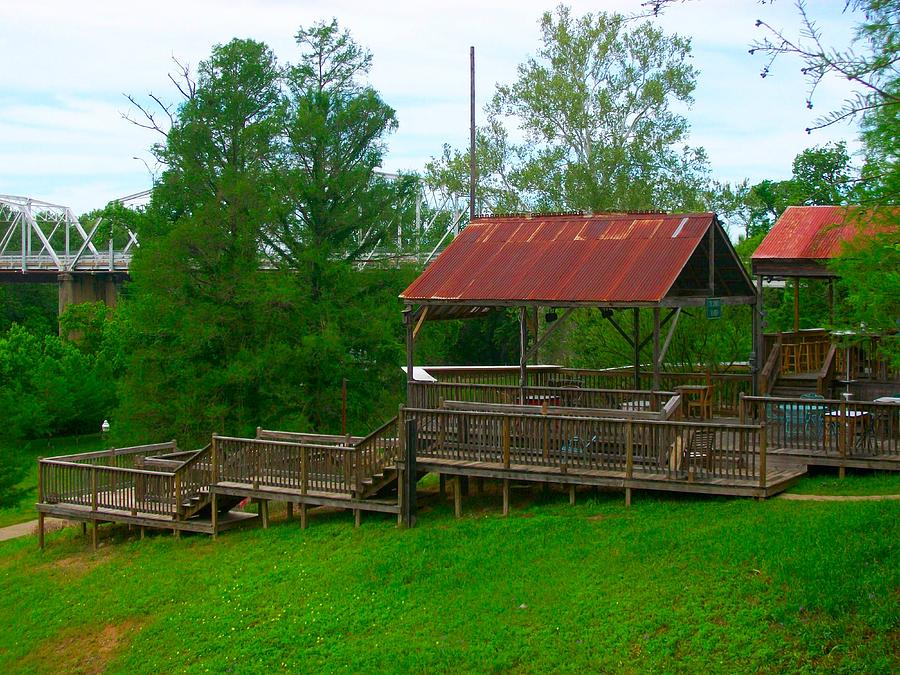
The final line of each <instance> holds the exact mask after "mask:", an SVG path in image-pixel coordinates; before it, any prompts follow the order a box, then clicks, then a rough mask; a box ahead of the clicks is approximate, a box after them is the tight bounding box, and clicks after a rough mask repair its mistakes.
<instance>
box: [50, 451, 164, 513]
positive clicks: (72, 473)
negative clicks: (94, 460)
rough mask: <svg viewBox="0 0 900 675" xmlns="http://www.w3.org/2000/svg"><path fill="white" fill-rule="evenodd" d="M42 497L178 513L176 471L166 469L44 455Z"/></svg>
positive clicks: (97, 506) (91, 505)
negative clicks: (102, 463)
mask: <svg viewBox="0 0 900 675" xmlns="http://www.w3.org/2000/svg"><path fill="white" fill-rule="evenodd" d="M38 472H39V477H38V482H39V484H40V487H41V489H40V492H41V494H40V495H39V500H40V501H41V502H44V503H47V504H72V505H75V506H83V507H88V508H89V509H90V510H91V511H92V512H97V511H98V510H100V509H108V510H115V511H124V512H128V513H131V514H132V515H135V514H137V513H145V514H147V513H149V514H154V515H162V516H171V517H173V518H174V517H176V515H177V509H176V504H177V501H176V496H175V474H174V473H173V472H165V471H151V470H146V469H134V468H122V467H118V466H104V465H101V464H91V463H84V462H71V461H67V460H61V459H42V460H40V463H39V465H38Z"/></svg>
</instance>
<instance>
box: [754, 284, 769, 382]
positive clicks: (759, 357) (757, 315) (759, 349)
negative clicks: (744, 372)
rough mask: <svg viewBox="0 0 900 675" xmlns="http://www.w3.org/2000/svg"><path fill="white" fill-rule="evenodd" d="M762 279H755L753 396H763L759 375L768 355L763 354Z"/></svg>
mask: <svg viewBox="0 0 900 675" xmlns="http://www.w3.org/2000/svg"><path fill="white" fill-rule="evenodd" d="M762 324H763V278H762V275H759V276H757V277H756V306H755V308H754V310H753V321H752V325H753V355H754V356H755V357H756V363H755V364H754V366H753V372H752V375H753V383H752V384H753V388H752V389H751V391H752V392H753V395H754V396H760V395H764V394H765V393H766V392H764V391H761V385H760V373H761V372H762V369H763V365H764V364H765V362H766V359H767V358H768V357H769V355H768V354H765V353H763V352H764V350H765V340H764V339H763V327H762Z"/></svg>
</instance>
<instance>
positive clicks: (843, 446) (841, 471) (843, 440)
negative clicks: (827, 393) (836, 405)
mask: <svg viewBox="0 0 900 675" xmlns="http://www.w3.org/2000/svg"><path fill="white" fill-rule="evenodd" d="M840 411H841V414H840V420H841V428H840V430H839V431H838V445H839V446H840V453H841V465H840V467H838V477H840V478H843V477H844V475H845V473H846V467H845V466H844V465H845V463H846V459H847V448H848V447H849V445H848V441H850V438H849V432H850V420H849V419H848V418H847V399H846V398H844V399H843V400H842V401H841V407H840Z"/></svg>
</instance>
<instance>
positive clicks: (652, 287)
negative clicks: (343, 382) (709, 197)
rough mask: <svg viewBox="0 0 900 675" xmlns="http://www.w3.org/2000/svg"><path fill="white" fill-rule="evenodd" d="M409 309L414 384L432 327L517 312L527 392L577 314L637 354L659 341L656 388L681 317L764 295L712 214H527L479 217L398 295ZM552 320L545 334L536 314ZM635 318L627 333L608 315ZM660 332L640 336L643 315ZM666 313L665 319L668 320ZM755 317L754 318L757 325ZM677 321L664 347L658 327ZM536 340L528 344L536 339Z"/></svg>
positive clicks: (655, 353)
mask: <svg viewBox="0 0 900 675" xmlns="http://www.w3.org/2000/svg"><path fill="white" fill-rule="evenodd" d="M400 297H401V299H402V300H403V301H404V302H405V303H406V309H405V321H406V326H407V373H408V381H409V382H413V375H412V373H413V366H414V349H415V339H416V336H417V334H418V332H419V330H420V328H421V327H422V324H423V322H425V321H435V320H443V319H465V318H473V317H479V316H484V315H485V314H487V313H489V312H492V311H494V310H498V309H501V308H507V307H514V308H517V309H518V310H519V325H520V361H519V368H520V378H519V379H520V385H521V386H525V384H526V381H527V372H526V371H527V363H528V360H529V359H530V358H531V357H532V356H533V355H534V354H535V353H536V352H537V350H538V348H540V346H541V345H543V344H544V343H545V341H546V339H547V338H548V337H549V335H551V334H552V333H553V331H555V330H556V329H557V328H558V327H559V326H560V325H561V324H562V323H563V321H564V320H565V319H566V318H567V317H568V316H569V315H570V314H571V313H572V311H574V310H575V309H577V308H590V307H594V308H599V309H601V310H602V311H604V316H606V317H607V318H608V319H609V320H610V321H612V322H613V325H614V326H615V328H616V329H617V331H618V332H619V333H620V334H621V335H622V336H623V337H624V338H625V339H626V340H627V341H628V343H629V344H630V346H631V347H632V348H633V353H634V364H633V365H634V388H635V389H637V388H638V379H639V374H640V363H639V354H640V349H641V347H643V346H644V345H646V344H647V341H648V340H650V339H652V341H653V364H652V367H653V388H654V389H658V388H659V383H660V370H661V367H662V363H663V359H664V358H665V353H666V350H667V348H668V345H669V343H670V341H671V338H672V335H673V333H674V329H675V326H676V324H677V319H678V316H679V314H680V311H681V310H682V309H683V308H686V307H701V306H704V305H706V306H708V307H712V308H713V311H715V310H716V309H717V310H718V311H721V306H722V305H747V306H748V307H751V308H752V307H754V306H755V304H756V302H757V294H756V291H755V289H754V288H753V282H752V281H751V279H750V277H749V276H748V275H747V274H746V272H745V271H744V268H743V266H742V265H741V262H740V260H739V259H738V257H737V254H736V253H735V251H734V248H733V247H732V245H731V242H730V241H729V239H728V235H727V234H726V233H725V231H724V229H723V228H722V226H721V224H720V223H719V221H718V218H717V217H716V215H715V214H714V213H661V212H629V213H601V214H545V215H542V214H523V215H505V216H491V217H481V218H477V219H475V220H474V221H472V223H471V224H470V225H469V226H468V227H466V228H465V230H463V232H461V233H460V235H459V236H458V237H456V239H454V241H453V242H452V243H451V244H450V246H449V247H448V248H447V249H446V250H445V251H444V252H443V253H441V255H440V256H439V257H438V258H437V259H436V260H435V261H434V263H433V264H432V265H431V266H430V267H429V268H428V269H426V270H425V272H423V274H422V275H421V276H420V277H419V278H418V279H416V280H415V281H414V282H413V283H412V284H411V285H410V286H409V288H407V289H406V290H405V291H404V292H403V293H402V294H401V295H400ZM540 308H545V309H547V310H549V311H552V312H554V313H555V311H556V310H561V311H562V314H561V316H560V317H559V320H557V321H555V322H554V323H553V324H552V325H551V326H550V328H549V329H547V330H546V331H545V332H544V333H543V334H539V331H538V328H539V321H538V314H539V309H540ZM624 309H631V310H632V326H631V329H630V330H628V329H627V328H626V327H623V326H621V325H620V324H619V323H618V322H616V321H615V320H614V318H613V314H612V311H610V310H624ZM642 309H643V310H649V311H651V312H653V334H652V336H645V338H644V340H643V342H642V340H641V335H640V324H639V314H640V311H641V310H642ZM664 312H665V316H663V313H664ZM755 318H756V315H755V313H754V319H755ZM670 321H671V326H670V328H669V331H668V335H667V336H666V338H665V340H664V342H663V343H662V344H660V337H661V336H660V329H661V328H662V327H663V326H664V325H665V324H667V323H669V322H670ZM529 336H530V341H529Z"/></svg>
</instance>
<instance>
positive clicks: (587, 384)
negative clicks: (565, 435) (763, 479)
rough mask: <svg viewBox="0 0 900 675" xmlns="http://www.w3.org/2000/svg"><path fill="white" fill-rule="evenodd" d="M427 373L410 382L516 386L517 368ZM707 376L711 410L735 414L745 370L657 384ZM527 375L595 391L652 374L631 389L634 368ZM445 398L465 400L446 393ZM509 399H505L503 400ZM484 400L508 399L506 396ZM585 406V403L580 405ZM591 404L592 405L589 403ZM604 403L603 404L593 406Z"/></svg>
mask: <svg viewBox="0 0 900 675" xmlns="http://www.w3.org/2000/svg"><path fill="white" fill-rule="evenodd" d="M429 373H430V374H432V375H433V376H434V377H436V378H437V379H438V382H437V383H425V382H415V383H414V386H419V385H426V384H431V385H432V386H433V385H435V384H461V385H462V384H473V385H474V384H483V385H498V386H506V387H512V388H515V389H516V390H518V385H519V370H518V368H517V367H515V366H504V367H501V366H496V367H493V368H491V369H470V368H466V367H462V366H460V367H454V368H449V367H446V366H444V367H441V368H439V369H437V368H436V369H429ZM707 378H708V379H709V384H711V385H712V388H713V411H714V412H715V413H716V414H721V415H737V412H738V402H739V400H740V396H741V394H743V395H749V394H750V393H752V388H753V378H752V375H751V374H750V373H749V372H725V373H719V372H714V373H709V374H707V373H699V372H698V373H671V372H665V373H661V374H660V388H661V389H662V390H665V391H673V390H674V389H676V388H677V387H678V386H679V385H683V384H706V383H707ZM527 379H528V385H529V387H546V388H550V389H562V390H568V389H572V388H580V389H584V390H596V391H604V392H609V391H630V392H637V391H640V392H645V391H648V390H650V389H651V388H652V387H653V374H652V373H649V372H646V371H642V372H641V373H640V377H639V383H640V387H639V388H638V389H634V371H633V370H632V369H628V368H616V369H607V370H593V369H587V368H561V367H558V366H528V369H527ZM444 398H445V399H450V398H453V399H455V400H469V399H465V398H462V399H460V398H458V397H457V396H456V395H452V396H450V395H448V396H445V397H444ZM505 399H509V400H505ZM505 399H504V400H500V398H499V397H497V398H496V399H492V400H483V401H482V402H484V403H512V402H513V400H512V399H511V398H510V397H509V396H506V397H505ZM407 404H408V405H410V406H422V407H436V402H435V401H434V400H425V399H418V398H415V397H413V398H411V399H410V400H409V401H408V402H407ZM582 407H588V406H582ZM592 407H593V406H592ZM596 407H607V406H603V405H600V406H596Z"/></svg>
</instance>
